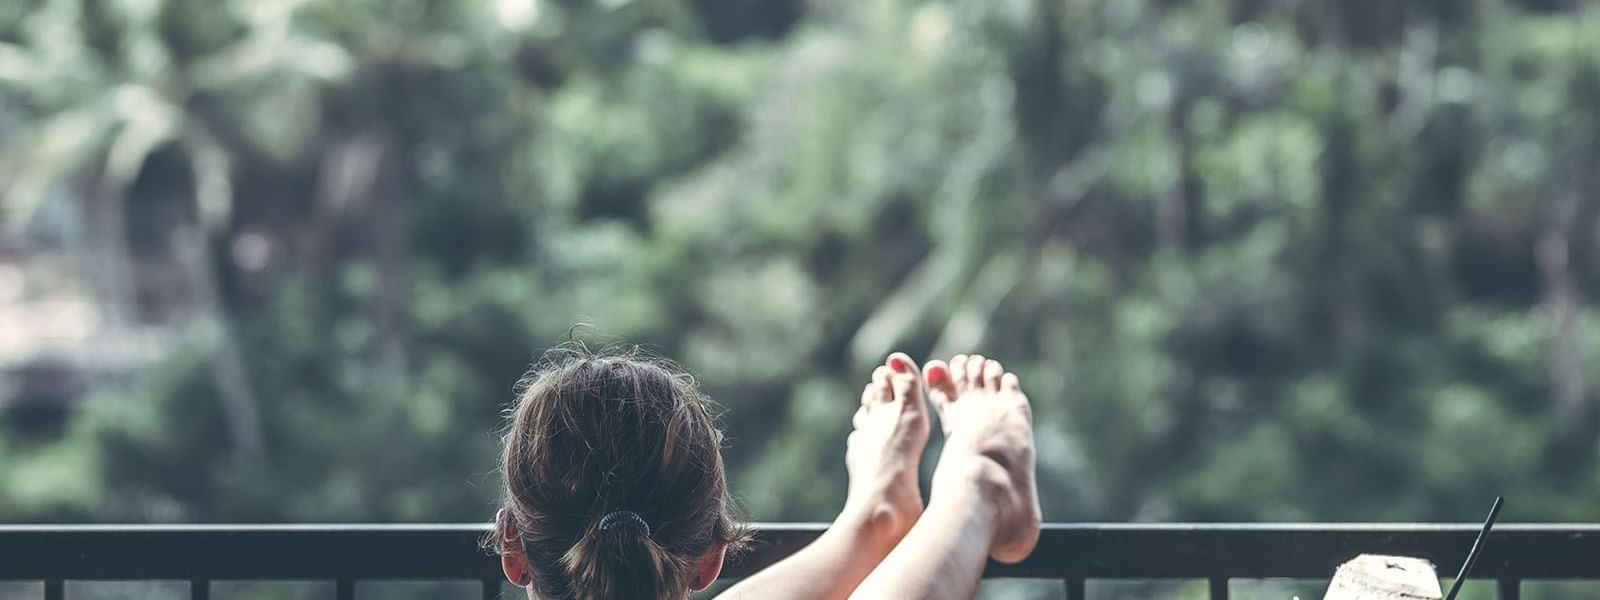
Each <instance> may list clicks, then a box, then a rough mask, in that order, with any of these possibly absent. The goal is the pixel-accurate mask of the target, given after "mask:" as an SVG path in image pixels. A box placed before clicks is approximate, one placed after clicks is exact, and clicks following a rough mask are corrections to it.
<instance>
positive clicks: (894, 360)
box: [883, 352, 917, 373]
mask: <svg viewBox="0 0 1600 600" xmlns="http://www.w3.org/2000/svg"><path fill="white" fill-rule="evenodd" d="M883 364H884V365H885V366H887V367H889V369H890V370H892V371H894V372H896V373H916V372H917V361H914V360H911V357H910V356H909V355H907V354H906V353H904V352H895V353H892V354H890V355H889V358H887V359H885V360H884V361H883Z"/></svg>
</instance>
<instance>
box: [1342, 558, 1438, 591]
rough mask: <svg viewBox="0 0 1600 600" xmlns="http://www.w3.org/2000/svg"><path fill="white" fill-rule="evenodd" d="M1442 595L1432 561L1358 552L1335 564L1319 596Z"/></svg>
mask: <svg viewBox="0 0 1600 600" xmlns="http://www.w3.org/2000/svg"><path fill="white" fill-rule="evenodd" d="M1443 596H1444V594H1443V593H1442V592H1441V591H1440V590H1439V575H1438V573H1436V572H1434V570H1433V563H1430V562H1428V561H1426V560H1422V559H1420V558H1410V557H1406V556H1383V555H1379V554H1362V555H1360V556H1357V557H1355V558H1352V559H1350V561H1349V562H1346V563H1344V564H1343V565H1339V571H1338V572H1337V573H1335V574H1334V575H1333V582H1332V583H1330V584H1328V593H1327V595H1325V596H1323V597H1322V600H1441V598H1443Z"/></svg>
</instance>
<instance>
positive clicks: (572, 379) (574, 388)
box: [496, 345, 745, 600]
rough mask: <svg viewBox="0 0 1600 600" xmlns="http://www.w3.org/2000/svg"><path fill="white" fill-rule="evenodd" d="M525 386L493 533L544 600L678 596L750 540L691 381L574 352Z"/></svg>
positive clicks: (559, 355)
mask: <svg viewBox="0 0 1600 600" xmlns="http://www.w3.org/2000/svg"><path fill="white" fill-rule="evenodd" d="M518 387H519V394H518V398H517V402H516V405H515V406H514V407H513V408H512V410H511V426H510V430H509V431H508V432H507V433H506V436H505V448H504V454H503V456H502V464H501V466H502V468H503V470H504V474H505V488H504V490H503V493H502V496H503V499H502V502H503V506H502V508H503V509H504V511H505V521H508V522H505V521H503V522H500V523H499V524H498V525H497V527H496V536H497V537H498V542H499V547H502V548H504V547H507V546H506V545H507V544H515V545H516V546H517V547H520V548H521V549H522V550H523V552H524V553H525V554H526V556H527V562H528V567H529V571H530V574H531V576H532V584H533V587H534V590H535V591H536V592H537V593H538V595H539V596H540V597H541V598H549V599H551V600H568V599H571V600H591V599H593V600H613V599H650V598H655V599H662V600H666V599H676V598H681V597H684V596H686V594H687V591H688V589H689V587H690V584H691V579H692V577H693V575H694V571H695V568H696V565H697V563H698V562H699V561H700V559H701V557H702V556H704V555H705V554H706V553H707V551H708V550H710V549H713V548H714V547H716V546H717V545H719V544H725V545H730V546H737V545H739V544H740V543H741V542H742V541H743V539H744V537H745V534H744V532H743V530H742V529H740V528H739V526H738V525H737V524H736V523H735V521H734V519H733V517H732V509H733V505H732V502H731V500H730V499H729V496H728V490H727V482H726V476H725V472H724V469H723V463H722V453H721V440H722V435H721V433H720V432H719V431H718V430H717V428H716V424H715V422H714V419H713V415H712V414H711V410H710V407H709V403H708V401H707V400H706V399H705V398H704V397H703V396H701V394H700V393H699V391H698V389H697V388H696V387H695V384H694V382H693V380H692V379H690V378H689V377H688V376H687V375H686V374H683V373H682V372H680V371H677V370H676V369H675V368H673V367H671V366H670V365H669V364H667V363H665V362H662V361H656V360H650V359H646V358H642V357H640V356H638V354H637V352H635V353H632V354H627V355H611V356H597V355H592V354H590V353H589V352H588V351H587V350H586V349H584V348H582V347H581V346H576V345H575V347H573V348H568V349H564V350H562V351H558V352H554V353H552V354H551V355H549V356H548V357H547V358H546V360H545V361H544V362H543V364H542V365H541V366H539V367H537V368H535V369H534V370H533V371H531V372H530V373H529V374H528V375H527V376H526V377H524V378H523V380H522V381H521V382H519V384H518ZM513 526H514V531H515V536H511V535H509V534H510V533H511V531H512V530H513V529H512V527H513Z"/></svg>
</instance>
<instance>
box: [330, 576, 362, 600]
mask: <svg viewBox="0 0 1600 600" xmlns="http://www.w3.org/2000/svg"><path fill="white" fill-rule="evenodd" d="M333 589H334V591H333V595H334V597H335V598H338V600H356V582H355V580H353V579H340V580H337V581H335V582H334V583H333Z"/></svg>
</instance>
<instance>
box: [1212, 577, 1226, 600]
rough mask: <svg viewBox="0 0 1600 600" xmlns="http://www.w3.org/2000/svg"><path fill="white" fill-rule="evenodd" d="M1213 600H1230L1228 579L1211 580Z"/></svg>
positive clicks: (1216, 578)
mask: <svg viewBox="0 0 1600 600" xmlns="http://www.w3.org/2000/svg"><path fill="white" fill-rule="evenodd" d="M1210 581H1211V600H1228V578H1226V577H1212V578H1211V580H1210Z"/></svg>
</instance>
